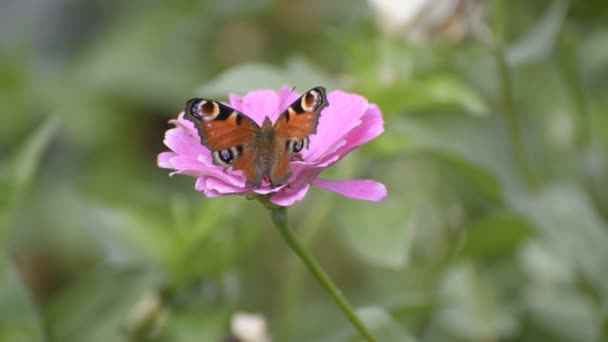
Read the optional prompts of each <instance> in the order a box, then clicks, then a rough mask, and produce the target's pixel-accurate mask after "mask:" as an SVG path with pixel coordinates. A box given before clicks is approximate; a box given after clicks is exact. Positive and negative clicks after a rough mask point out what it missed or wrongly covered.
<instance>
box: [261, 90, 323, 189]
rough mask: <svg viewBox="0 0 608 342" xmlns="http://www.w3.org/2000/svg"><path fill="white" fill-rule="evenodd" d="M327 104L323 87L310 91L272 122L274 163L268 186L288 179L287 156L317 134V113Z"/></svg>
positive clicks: (318, 114) (306, 146)
mask: <svg viewBox="0 0 608 342" xmlns="http://www.w3.org/2000/svg"><path fill="white" fill-rule="evenodd" d="M328 105H329V102H328V101H327V95H326V93H325V88H323V87H316V88H312V89H310V90H309V91H307V92H306V93H304V94H303V95H302V96H301V97H300V98H298V99H297V100H296V101H294V102H293V103H292V104H291V105H290V106H289V107H287V109H286V110H285V111H284V112H283V113H282V114H281V116H279V119H278V120H277V121H276V122H275V123H274V127H273V128H274V130H275V132H276V134H277V142H276V145H275V146H276V151H275V154H276V159H275V160H276V161H275V163H276V164H275V167H274V172H273V173H272V174H270V179H271V183H272V184H283V183H284V182H285V181H286V180H287V179H288V178H289V176H290V174H291V172H290V170H289V160H290V159H291V156H293V155H294V154H297V153H299V152H300V151H302V149H304V148H308V143H309V138H308V136H309V135H311V134H315V133H317V125H318V124H319V118H320V117H321V111H322V110H323V108H325V107H327V106H328Z"/></svg>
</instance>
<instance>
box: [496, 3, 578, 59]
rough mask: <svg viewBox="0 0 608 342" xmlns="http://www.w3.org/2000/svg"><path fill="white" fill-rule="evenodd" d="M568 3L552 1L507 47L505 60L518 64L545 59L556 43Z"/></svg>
mask: <svg viewBox="0 0 608 342" xmlns="http://www.w3.org/2000/svg"><path fill="white" fill-rule="evenodd" d="M569 3H570V1H569V0H557V1H552V2H551V6H550V7H549V9H547V11H546V12H545V13H544V15H543V17H542V18H540V20H538V22H537V23H536V25H535V26H534V27H533V28H532V29H531V30H530V31H529V32H528V33H527V34H526V35H524V36H523V37H521V38H520V39H519V40H518V41H517V42H515V43H514V44H513V45H511V46H510V47H509V48H508V49H507V53H506V59H507V62H508V63H509V64H511V65H520V64H527V63H533V62H537V61H541V60H543V59H545V58H546V57H547V56H548V55H549V54H550V53H551V51H552V50H553V48H554V46H555V44H556V43H557V39H558V37H559V32H560V30H561V28H562V25H563V22H564V20H565V19H566V14H567V13H568V7H569Z"/></svg>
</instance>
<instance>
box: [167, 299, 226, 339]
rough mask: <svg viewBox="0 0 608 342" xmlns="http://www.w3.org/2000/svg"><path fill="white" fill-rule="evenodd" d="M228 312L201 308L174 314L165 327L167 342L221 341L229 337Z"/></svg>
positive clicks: (221, 308) (223, 309)
mask: <svg viewBox="0 0 608 342" xmlns="http://www.w3.org/2000/svg"><path fill="white" fill-rule="evenodd" d="M229 319H230V315H229V311H228V310H227V309H226V308H225V307H201V308H197V309H186V310H181V311H179V312H176V313H175V314H173V315H172V316H171V319H170V320H169V323H168V325H167V329H166V332H165V333H164V336H166V338H167V340H168V341H180V342H182V341H183V342H198V341H223V340H224V339H225V338H227V337H228V336H229V333H230V331H229V323H228V322H229Z"/></svg>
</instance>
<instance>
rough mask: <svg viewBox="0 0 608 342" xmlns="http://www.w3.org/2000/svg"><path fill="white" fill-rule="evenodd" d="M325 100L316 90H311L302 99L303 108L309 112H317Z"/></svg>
mask: <svg viewBox="0 0 608 342" xmlns="http://www.w3.org/2000/svg"><path fill="white" fill-rule="evenodd" d="M322 101H323V99H322V98H321V94H320V93H319V92H318V91H316V90H311V91H309V92H308V94H306V95H305V96H304V97H302V103H301V105H302V108H303V109H304V110H305V111H307V112H312V111H315V110H316V109H317V108H318V107H319V106H320V105H321V102H322Z"/></svg>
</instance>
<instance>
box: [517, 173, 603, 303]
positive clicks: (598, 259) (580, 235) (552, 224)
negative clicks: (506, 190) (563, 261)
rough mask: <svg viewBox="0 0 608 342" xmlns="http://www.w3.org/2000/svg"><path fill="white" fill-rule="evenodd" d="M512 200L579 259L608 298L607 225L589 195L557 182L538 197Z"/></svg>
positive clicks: (543, 233)
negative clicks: (607, 274) (596, 210)
mask: <svg viewBox="0 0 608 342" xmlns="http://www.w3.org/2000/svg"><path fill="white" fill-rule="evenodd" d="M509 200H510V201H509V204H510V205H511V206H512V207H513V208H514V210H516V211H517V212H519V213H521V214H522V215H524V216H525V217H526V218H528V219H529V220H530V222H532V223H533V224H534V227H536V228H537V229H538V232H539V234H541V236H543V237H544V238H545V239H547V241H549V242H550V243H551V244H553V245H555V246H556V247H557V248H559V250H560V251H562V253H563V254H564V255H566V256H568V258H570V259H572V260H575V261H576V263H577V266H578V268H579V270H580V272H581V274H582V275H583V276H584V279H585V280H586V281H587V282H589V283H590V284H591V287H592V289H593V290H594V291H596V292H597V293H598V295H599V296H600V297H601V298H602V299H603V300H608V278H607V277H605V276H604V275H605V270H608V249H606V246H608V227H607V226H606V224H605V223H604V222H603V221H602V220H601V218H600V217H599V216H598V215H597V213H596V212H595V210H594V208H593V205H592V204H591V201H590V199H589V198H588V196H587V194H586V193H584V192H583V191H581V190H580V189H579V188H577V187H574V186H571V185H565V184H556V185H553V186H551V187H548V188H547V189H545V190H544V191H543V192H542V193H540V194H538V195H536V196H535V195H530V196H527V197H524V196H520V197H514V198H511V199H509ZM590 251H593V252H592V253H590Z"/></svg>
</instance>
